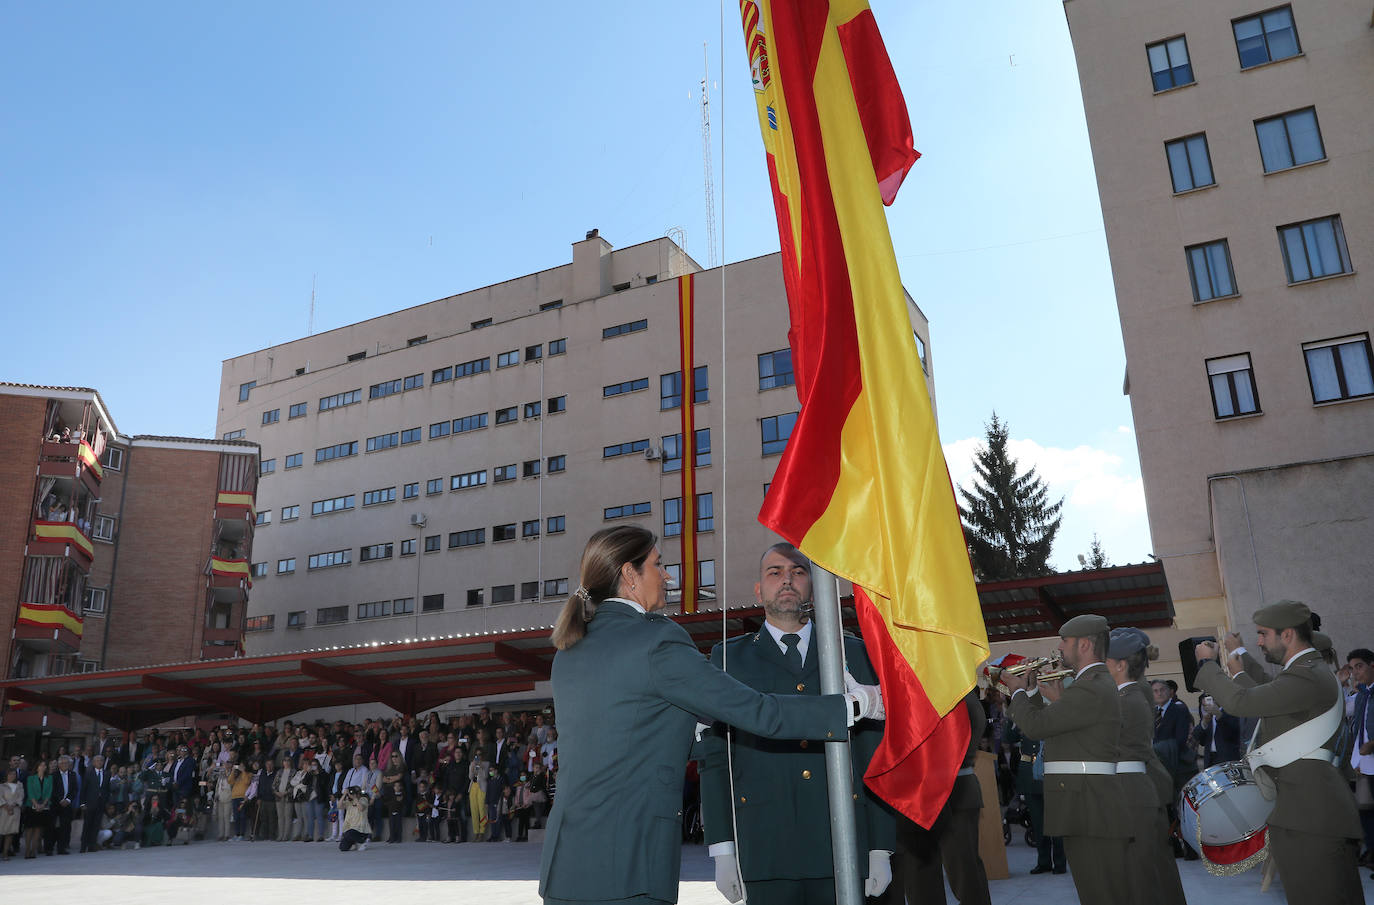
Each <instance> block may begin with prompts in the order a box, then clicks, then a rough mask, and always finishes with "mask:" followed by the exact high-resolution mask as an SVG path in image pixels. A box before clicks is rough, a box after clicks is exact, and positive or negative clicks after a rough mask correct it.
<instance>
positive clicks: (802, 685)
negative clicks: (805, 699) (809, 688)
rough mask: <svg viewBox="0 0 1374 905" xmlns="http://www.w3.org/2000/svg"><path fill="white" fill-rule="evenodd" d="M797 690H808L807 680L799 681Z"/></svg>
mask: <svg viewBox="0 0 1374 905" xmlns="http://www.w3.org/2000/svg"><path fill="white" fill-rule="evenodd" d="M797 691H806V683H805V682H798V683H797Z"/></svg>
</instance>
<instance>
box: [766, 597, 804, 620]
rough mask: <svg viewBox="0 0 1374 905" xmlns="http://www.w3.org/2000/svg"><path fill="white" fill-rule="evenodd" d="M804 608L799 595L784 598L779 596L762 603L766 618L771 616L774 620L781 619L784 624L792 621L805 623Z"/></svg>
mask: <svg viewBox="0 0 1374 905" xmlns="http://www.w3.org/2000/svg"><path fill="white" fill-rule="evenodd" d="M804 606H805V605H804V603H803V601H802V599H801V596H800V595H795V596H787V597H784V596H782V595H781V594H780V595H778V596H777V597H774V598H773V599H772V600H765V601H764V602H763V612H764V614H765V615H767V616H772V617H773V618H774V619H781V620H783V621H784V622H790V621H792V620H796V621H798V622H805V621H806V614H805V610H804Z"/></svg>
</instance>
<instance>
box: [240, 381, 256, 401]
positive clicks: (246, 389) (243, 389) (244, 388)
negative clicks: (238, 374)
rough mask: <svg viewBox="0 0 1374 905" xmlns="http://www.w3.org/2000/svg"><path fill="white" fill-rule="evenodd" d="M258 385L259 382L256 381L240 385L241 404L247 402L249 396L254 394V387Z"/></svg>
mask: <svg viewBox="0 0 1374 905" xmlns="http://www.w3.org/2000/svg"><path fill="white" fill-rule="evenodd" d="M257 385H258V382H257V381H256V380H250V381H248V382H247V383H241V384H239V402H247V401H248V394H250V393H252V392H253V387H255V386H257Z"/></svg>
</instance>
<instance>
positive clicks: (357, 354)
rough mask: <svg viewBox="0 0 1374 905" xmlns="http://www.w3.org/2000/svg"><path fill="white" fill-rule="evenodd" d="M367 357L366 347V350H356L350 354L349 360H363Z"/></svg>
mask: <svg viewBox="0 0 1374 905" xmlns="http://www.w3.org/2000/svg"><path fill="white" fill-rule="evenodd" d="M366 357H367V350H366V349H364V350H363V351H361V352H354V353H353V354H352V355H350V356H348V360H349V361H362V360H363V359H364V358H366Z"/></svg>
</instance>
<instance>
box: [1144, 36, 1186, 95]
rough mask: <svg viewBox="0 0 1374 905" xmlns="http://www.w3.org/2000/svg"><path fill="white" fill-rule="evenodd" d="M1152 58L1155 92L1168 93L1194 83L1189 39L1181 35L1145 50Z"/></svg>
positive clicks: (1151, 68) (1151, 67) (1151, 69)
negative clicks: (1189, 53) (1189, 57)
mask: <svg viewBox="0 0 1374 905" xmlns="http://www.w3.org/2000/svg"><path fill="white" fill-rule="evenodd" d="M1145 53H1146V54H1147V55H1148V56H1149V58H1150V76H1151V78H1153V79H1154V85H1155V91H1168V90H1169V89H1170V88H1178V87H1179V86H1181V85H1191V84H1192V83H1193V67H1192V64H1190V63H1189V62H1188V39H1187V38H1185V37H1183V36H1182V35H1179V36H1178V37H1177V38H1169V39H1168V40H1167V41H1160V42H1159V43H1158V44H1150V45H1149V46H1147V47H1146V48H1145Z"/></svg>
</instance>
